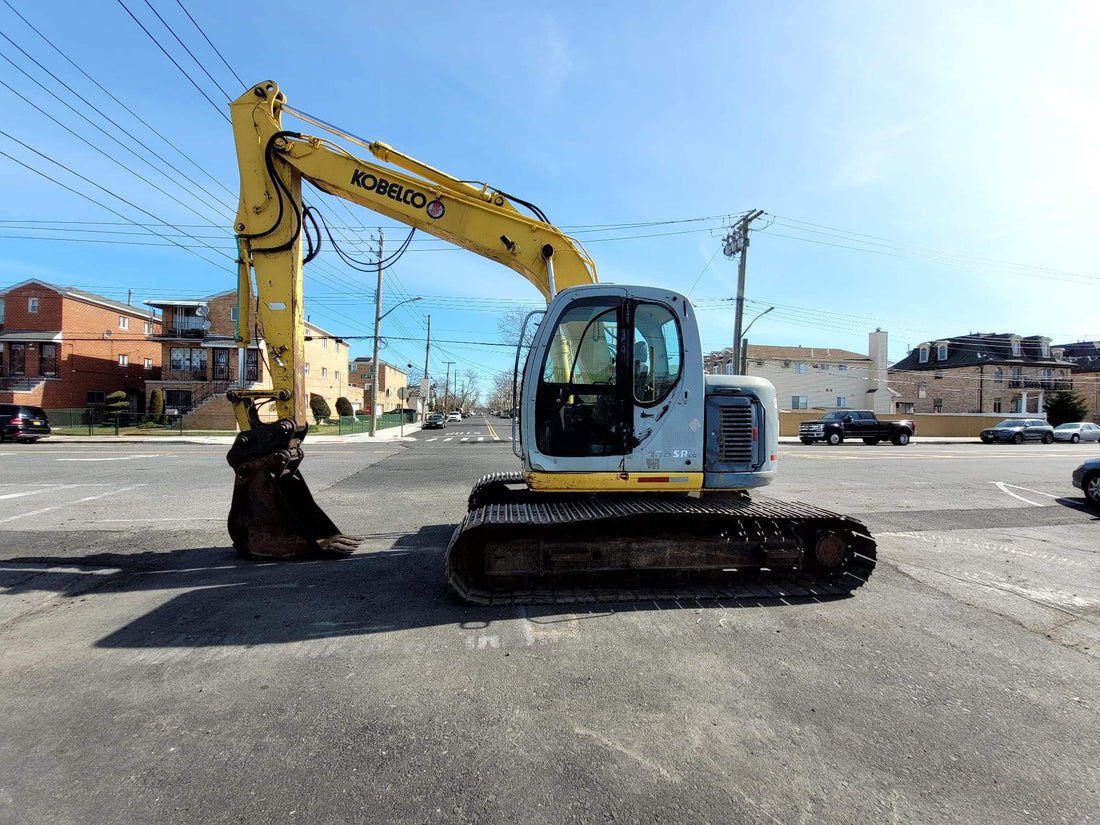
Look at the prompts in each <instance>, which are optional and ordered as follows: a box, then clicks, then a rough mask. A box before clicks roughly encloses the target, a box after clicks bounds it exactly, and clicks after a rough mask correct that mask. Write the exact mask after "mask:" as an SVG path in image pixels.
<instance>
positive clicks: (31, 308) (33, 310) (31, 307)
mask: <svg viewBox="0 0 1100 825" xmlns="http://www.w3.org/2000/svg"><path fill="white" fill-rule="evenodd" d="M27 312H29V313H30V314H31V315H35V314H37V312H38V299H37V298H28V299H27Z"/></svg>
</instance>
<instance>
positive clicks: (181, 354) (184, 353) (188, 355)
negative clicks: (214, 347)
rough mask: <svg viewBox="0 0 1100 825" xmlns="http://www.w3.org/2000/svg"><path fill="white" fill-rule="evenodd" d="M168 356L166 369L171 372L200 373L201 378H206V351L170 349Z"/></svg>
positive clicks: (185, 348) (181, 348) (186, 348)
mask: <svg viewBox="0 0 1100 825" xmlns="http://www.w3.org/2000/svg"><path fill="white" fill-rule="evenodd" d="M168 354H169V358H168V369H170V370H172V371H173V372H192V373H201V374H202V376H203V378H205V377H206V350H204V349H202V348H198V349H190V348H188V347H172V349H171V350H170V351H169V353H168Z"/></svg>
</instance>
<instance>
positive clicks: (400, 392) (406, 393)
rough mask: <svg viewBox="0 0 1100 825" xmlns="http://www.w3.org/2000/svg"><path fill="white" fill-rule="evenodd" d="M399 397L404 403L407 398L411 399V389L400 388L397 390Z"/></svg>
mask: <svg viewBox="0 0 1100 825" xmlns="http://www.w3.org/2000/svg"><path fill="white" fill-rule="evenodd" d="M397 397H398V398H400V399H401V400H402V401H404V400H405V399H406V398H408V397H409V388H408V387H398V388H397Z"/></svg>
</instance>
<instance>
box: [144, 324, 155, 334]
mask: <svg viewBox="0 0 1100 825" xmlns="http://www.w3.org/2000/svg"><path fill="white" fill-rule="evenodd" d="M145 334H146V335H152V334H153V324H152V322H151V321H146V322H145Z"/></svg>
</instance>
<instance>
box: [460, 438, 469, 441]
mask: <svg viewBox="0 0 1100 825" xmlns="http://www.w3.org/2000/svg"><path fill="white" fill-rule="evenodd" d="M458 440H459V441H469V440H470V439H468V438H460V439H458Z"/></svg>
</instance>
